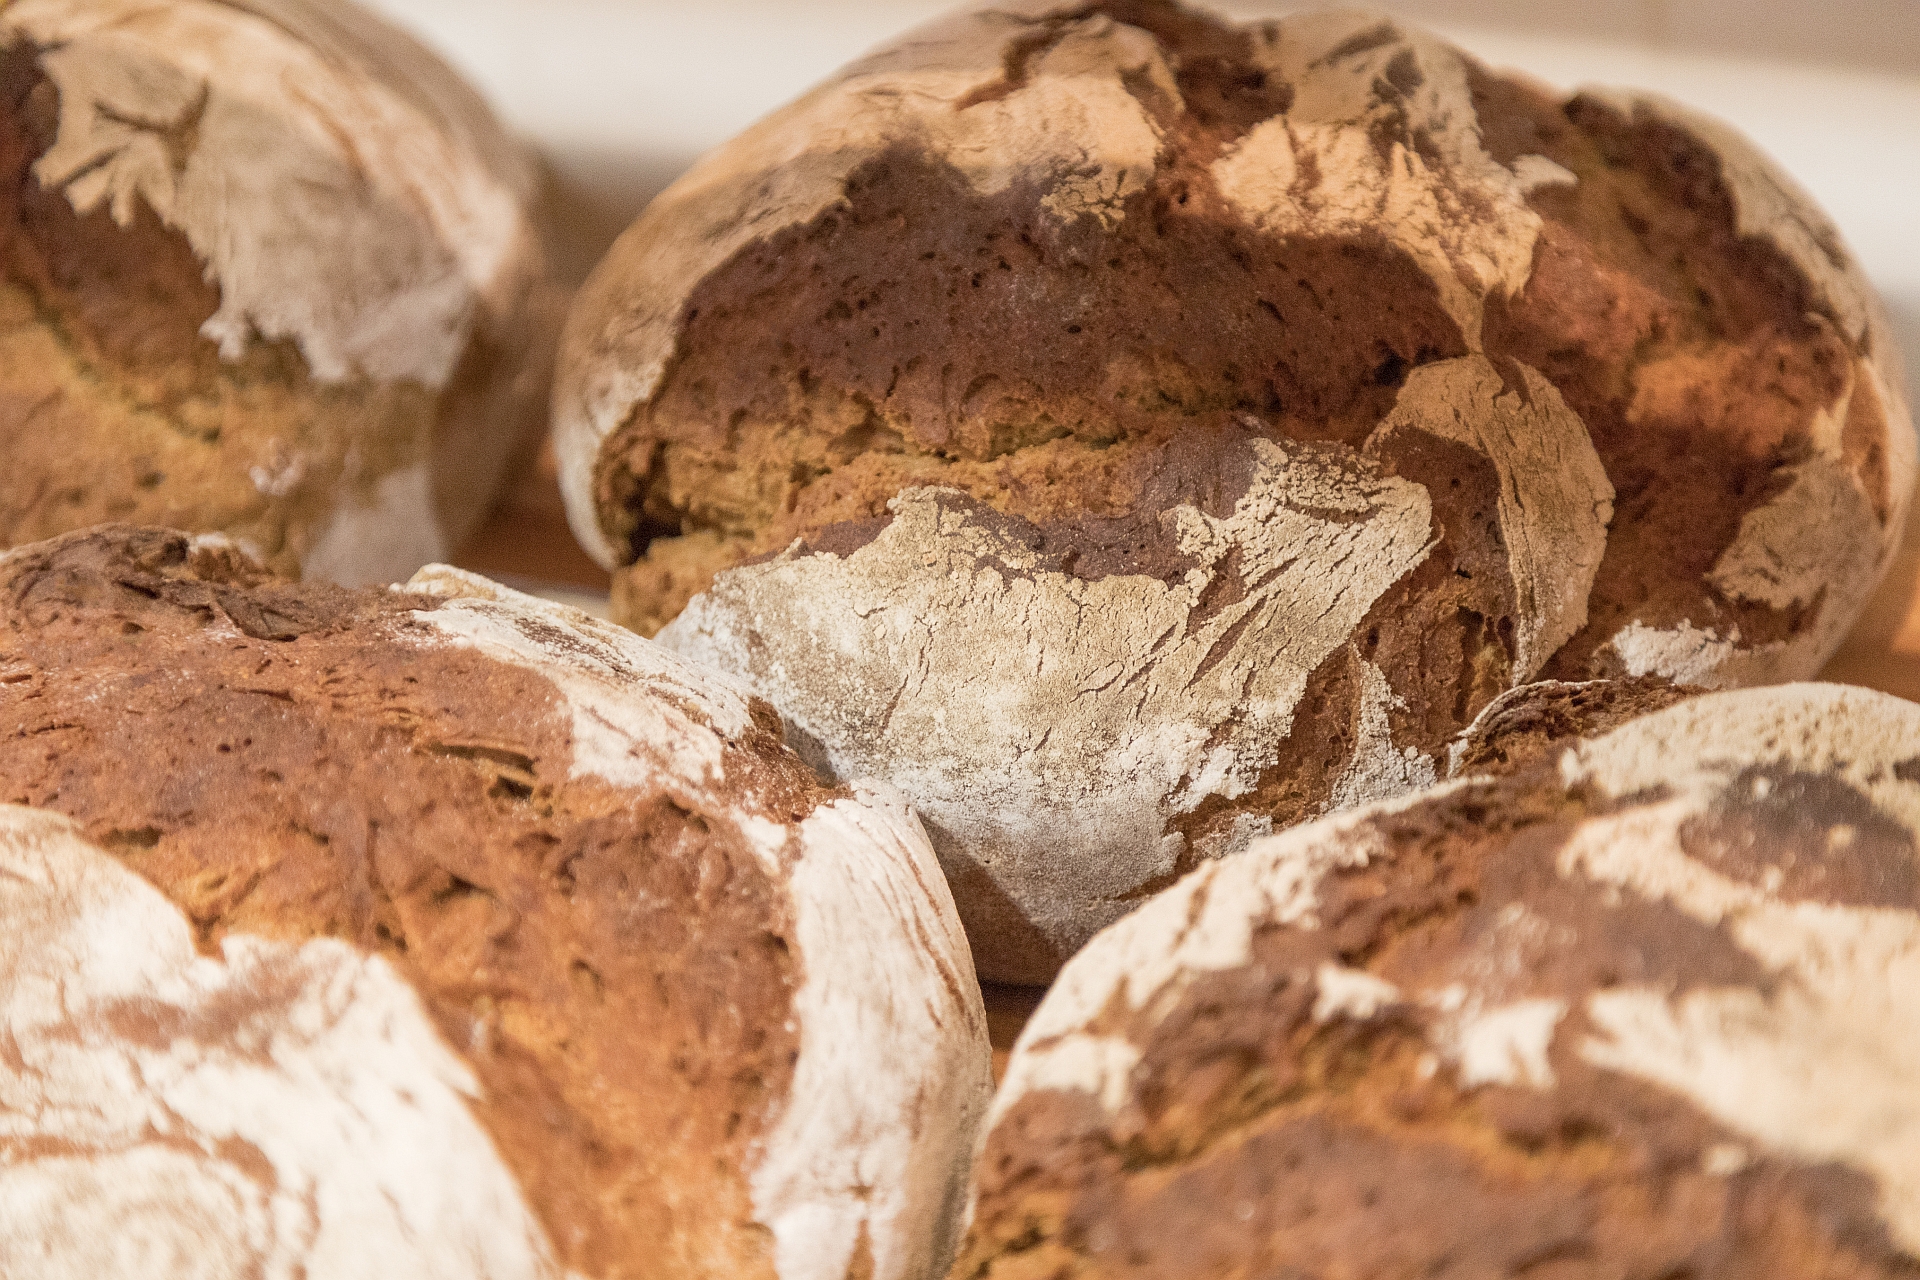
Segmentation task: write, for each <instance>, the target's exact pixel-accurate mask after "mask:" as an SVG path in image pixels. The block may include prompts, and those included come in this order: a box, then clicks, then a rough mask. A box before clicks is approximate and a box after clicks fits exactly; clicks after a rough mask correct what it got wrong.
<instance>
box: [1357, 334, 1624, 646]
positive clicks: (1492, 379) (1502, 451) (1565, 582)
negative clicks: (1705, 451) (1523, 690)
mask: <svg viewBox="0 0 1920 1280" xmlns="http://www.w3.org/2000/svg"><path fill="white" fill-rule="evenodd" d="M1511 368H1512V369H1513V370H1514V373H1515V377H1516V385H1515V386H1513V387H1511V388H1509V387H1508V385H1507V380H1506V379H1505V378H1503V377H1502V376H1501V373H1500V370H1499V369H1497V368H1495V367H1494V365H1493V362H1492V361H1490V360H1488V359H1487V358H1486V357H1484V356H1467V357H1464V358H1462V359H1458V360H1441V361H1436V362H1434V363H1432V364H1425V365H1421V366H1420V367H1419V368H1417V369H1415V370H1414V371H1413V372H1412V373H1410V374H1408V375H1407V383H1406V386H1404V387H1403V388H1401V391H1400V394H1399V396H1398V397H1397V398H1396V399H1395V400H1394V404H1393V411H1392V412H1391V413H1389V414H1388V415H1387V417H1386V420H1385V421H1384V422H1382V423H1381V424H1380V426H1379V427H1378V428H1376V429H1375V431H1374V434H1373V436H1372V438H1371V439H1369V440H1368V442H1367V452H1368V453H1370V454H1377V453H1379V452H1381V451H1382V449H1383V448H1384V447H1385V446H1387V445H1389V444H1390V443H1391V441H1392V440H1393V437H1394V436H1395V435H1397V434H1399V433H1402V432H1407V431H1419V432H1424V433H1426V434H1427V435H1431V436H1435V437H1438V438H1439V439H1442V440H1451V441H1454V442H1455V443H1458V444H1463V445H1466V446H1467V447H1468V448H1470V449H1473V450H1474V451H1475V452H1477V453H1480V454H1482V455H1484V456H1485V457H1486V458H1487V459H1488V461H1490V462H1492V463H1493V469H1494V474H1495V476H1496V477H1497V478H1498V480H1499V484H1500V492H1499V499H1498V502H1499V521H1500V537H1501V541H1503V542H1504V543H1505V544H1506V548H1507V573H1508V576H1509V578H1510V579H1511V580H1512V583H1513V596H1514V659H1513V674H1512V683H1514V684H1524V683H1525V682H1526V681H1528V680H1531V679H1532V678H1533V677H1534V676H1535V675H1537V674H1539V671H1540V668H1541V667H1543V666H1545V665H1546V662H1547V659H1549V658H1551V657H1552V656H1553V655H1554V654H1555V653H1556V652H1557V651H1558V650H1559V648H1560V646H1561V645H1563V644H1565V643H1566V642H1567V641H1568V640H1570V639H1572V638H1573V636H1574V633H1575V632H1577V631H1579V630H1580V628H1582V627H1584V626H1586V625H1587V597H1588V595H1589V594H1590V593H1591V592H1592V590H1593V579H1594V575H1595V574H1597V573H1598V572H1599V571H1600V561H1601V559H1602V558H1603V557H1604V556H1605V555H1606V552H1607V525H1608V524H1609V523H1610V522H1611V521H1612V519H1613V484H1612V482H1610V481H1609V480H1608V479H1607V473H1606V469H1605V468H1604V467H1602V466H1601V465H1600V455H1599V454H1597V453H1595V452H1594V448H1593V439H1592V437H1591V436H1589V435H1588V433H1587V425H1586V423H1584V422H1582V421H1581V420H1580V415H1579V414H1577V413H1575V412H1574V411H1573V410H1572V409H1570V408H1569V407H1568V406H1567V402H1566V401H1565V400H1563V399H1561V397H1560V393H1559V391H1558V390H1556V389H1555V388H1554V385H1553V384H1552V383H1551V382H1548V381H1547V380H1546V379H1545V378H1543V377H1541V376H1540V374H1539V372H1538V371H1536V370H1534V369H1532V368H1530V367H1529V366H1527V365H1524V364H1521V363H1519V362H1518V361H1515V362H1513V364H1512V365H1511Z"/></svg>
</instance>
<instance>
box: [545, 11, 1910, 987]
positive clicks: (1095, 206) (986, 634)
mask: <svg viewBox="0 0 1920 1280" xmlns="http://www.w3.org/2000/svg"><path fill="white" fill-rule="evenodd" d="M1877 316H1878V312H1877V304H1875V302H1874V300H1873V299H1872V297H1871V294H1870V293H1869V291H1868V290H1867V288H1866V286H1865V284H1864V283H1863V281H1862V280H1861V278H1860V275H1859V273H1858V271H1857V269H1855V268H1854V266H1853V265H1852V263H1851V261H1850V260H1849V259H1848V258H1847V256H1846V254H1845V251H1844V249H1842V248H1841V247H1840V246H1839V244H1838V241H1837V239H1835V237H1834V236H1833V234H1832V231H1831V228H1830V227H1829V226H1828V225H1827V223H1826V222H1825V220H1824V218H1823V217H1822V216H1821V215H1820V214H1819V212H1818V211H1817V210H1816V209H1814V208H1813V207H1812V206H1811V205H1810V204H1809V203H1808V202H1807V201H1806V200H1805V198H1804V197H1803V196H1801V195H1799V194H1798V193H1797V190H1796V189H1795V188H1794V187H1793V186H1792V184H1791V183H1790V182H1789V181H1788V180H1786V179H1785V178H1784V177H1781V176H1779V175H1777V174H1776V173H1774V171H1773V170H1772V168H1771V167H1770V166H1769V165H1768V164H1767V162H1766V161H1765V160H1764V159H1763V158H1761V157H1759V156H1758V155H1757V153H1755V152H1754V151H1753V150H1752V148H1751V147H1748V146H1746V145H1745V144H1743V143H1739V144H1737V143H1736V142H1735V141H1733V140H1730V138H1729V137H1728V136H1727V135H1726V131H1725V129H1724V128H1723V127H1721V126H1717V125H1707V124H1701V123H1699V122H1697V121H1695V120H1694V119H1693V118H1692V117H1690V116H1686V115H1685V114H1684V113H1682V112H1680V111H1679V110H1678V109H1673V108H1669V107H1667V106H1664V105H1661V104H1658V103H1649V102H1643V101H1641V100H1638V99H1629V98H1620V97H1617V96H1615V97H1608V96H1604V95H1587V96H1580V97H1576V98H1574V99H1571V100H1569V101H1564V102H1562V101H1558V100H1555V99H1553V98H1551V97H1549V96H1548V95H1547V94H1545V93H1544V92H1543V91H1541V90H1540V89H1538V88H1536V87H1535V86H1533V85H1531V84H1530V83H1528V82H1525V81H1521V80H1517V79H1514V78H1511V77H1504V76H1500V75H1496V74H1494V73H1491V72H1489V71H1487V70H1485V69H1484V68H1482V67H1480V66H1478V65H1477V64H1475V63H1474V62H1472V61H1471V60H1470V59H1468V58H1467V57H1466V56H1465V55H1463V54H1461V53H1460V52H1458V51H1457V50H1454V49H1452V48H1451V47H1449V46H1447V45H1445V44H1444V43H1442V42H1440V41H1438V40H1435V39H1434V38H1432V37H1430V36H1427V35H1425V34H1423V33H1421V32H1419V31H1417V30H1414V29H1412V28H1409V27H1406V26H1404V25H1402V24H1398V23H1396V22H1394V21H1390V20H1387V19H1383V18H1380V17H1378V16H1372V15H1364V14H1353V13H1310V14H1304V15H1298V16H1294V17H1289V18H1286V19H1282V20H1277V21H1271V22H1264V23H1258V24H1253V25H1248V26H1234V25H1231V24H1228V23H1226V22H1224V21H1222V20H1219V19H1216V18H1214V17H1211V16H1209V15H1206V14H1204V13H1201V12H1198V11H1193V10H1187V9H1184V8H1180V7H1178V6H1176V5H1173V4H1169V3H1164V2H1158V0H1110V2H1100V3H1090V4H1084V5H1073V6H1067V5H1043V4H1028V5H1021V6H1014V7H1013V8H1006V7H1001V6H995V7H979V8H975V9H971V10H965V11H962V12H959V13H957V14H955V15H954V16H952V17H949V18H947V19H944V20H942V21H940V22H937V23H935V24H933V25H931V26H929V27H926V28H923V29H921V30H919V31H917V32H914V33H911V34H910V35H908V36H905V37H902V39H901V40H900V41H898V42H896V43H895V44H894V45H893V46H891V47H890V48H888V49H885V50H882V51H881V52H879V53H877V54H875V55H873V56H871V57H869V58H867V59H864V60H862V61H860V62H858V63H855V64H854V65H852V66H851V67H848V68H847V69H846V70H844V71H843V72H842V73H841V74H840V75H839V76H838V77H836V78H835V79H833V80H831V81H830V82H828V83H827V84H825V85H823V86H822V87H821V88H819V89H817V90H815V91H814V92H813V93H811V94H809V95H807V96H806V97H804V98H802V99H800V100H799V101H797V102H795V103H793V104H792V105H790V106H789V107H787V108H785V109H784V110H782V111H780V112H778V113H776V114H774V115H773V116H770V117H768V118H767V119H766V120H764V121H762V122H761V123H760V124H758V125H756V126H754V127H753V128H752V129H750V130H748V131H747V132H746V133H744V134H742V135H741V136H740V137H738V138H736V139H735V140H734V141H733V142H731V143H729V144H727V145H726V146H724V147H722V148H720V149H719V150H717V151H715V152H714V153H712V154H711V155H709V156H708V157H706V158H705V159H704V160H703V161H702V162H701V163H700V164H699V165H697V166H696V167H695V168H694V169H693V170H692V171H690V172H689V173H688V174H687V175H686V176H685V178H683V179H682V180H681V181H680V182H679V183H677V184H676V185H675V186H674V187H673V188H671V189H670V190H669V191H668V192H667V193H666V194H664V195H663V196H662V197H661V198H660V199H659V200H658V201H656V202H655V204H654V205H653V206H652V207H651V208H650V209H649V210H648V212H647V213H646V214H645V215H644V216H643V217H642V218H641V219H640V221H639V222H638V223H636V224H635V226H634V227H633V228H632V229H630V230H629V231H628V233H627V234H626V235H625V236H624V237H623V238H622V240H621V241H620V243H619V244H618V245H616V247H615V248H614V250H613V251H612V253H611V254H610V255H609V257H608V259H607V260H606V262H605V263H604V264H603V265H602V267H601V268H600V270H599V271H598V272H597V273H596V275H595V277H594V279H593V280H592V281H590V282H589V284H588V286H587V287H586V289H585V290H584V291H583V293H582V295H581V297H580V299H579V300H578V302H577V304H576V307H575V309H574V311H573V313H572V316H571V318H570V321H569V330H568V335H567V338H566V340H565V343H564V346H563V355H562V366H563V367H562V370H561V372H560V374H559V384H558V388H557V392H556V400H555V412H556V429H557V431H558V432H559V440H560V444H559V447H560V450H561V454H562V467H563V472H564V477H565V486H566V488H567V491H568V501H569V509H570V512H571V515H572V518H573V521H574V524H575V528H576V531H577V532H578V533H579V535H580V536H581V538H582V539H583V541H585V542H586V543H587V544H588V545H589V546H591V547H594V548H596V550H597V554H600V555H601V556H602V557H603V559H604V560H605V562H606V563H608V564H609V565H617V566H620V567H619V568H617V570H616V583H615V612H616V615H617V616H618V617H620V618H621V620H623V621H625V622H627V623H628V624H630V625H632V626H635V627H636V628H638V629H640V630H642V631H643V632H648V633H651V632H653V631H654V630H656V629H658V628H662V627H668V626H669V624H671V625H670V628H669V629H667V630H665V631H662V633H661V634H662V635H663V637H664V638H665V639H666V640H667V641H668V643H670V644H672V645H674V646H676V647H680V648H682V649H683V650H684V651H686V652H688V653H691V654H695V655H698V656H699V657H701V658H702V659H704V660H707V661H711V662H716V663H719V664H720V665H722V666H724V667H725V668H726V669H728V670H731V671H733V672H734V673H736V674H738V675H741V676H743V677H745V678H746V679H747V680H748V681H749V682H750V683H751V684H752V685H753V686H754V687H755V688H756V689H757V690H758V691H760V692H762V693H763V694H765V695H766V696H767V697H769V698H770V699H771V700H772V701H773V702H774V703H775V705H776V706H777V707H779V709H780V711H781V713H782V715H783V716H785V717H786V718H787V719H788V721H789V723H790V724H791V725H793V726H794V729H795V742H796V745H797V746H799V747H800V749H801V750H802V751H803V752H809V753H812V757H813V758H814V759H816V760H817V761H819V762H820V763H822V764H823V765H825V766H826V767H828V768H830V769H832V770H834V771H835V772H836V775H837V776H841V777H850V776H854V774H855V773H872V774H875V775H877V776H880V777H885V778H887V779H889V780H891V781H893V782H895V783H896V784H898V785H900V786H901V787H903V788H904V789H905V790H906V791H907V794H908V797H909V799H911V800H912V801H913V802H914V803H915V805H916V806H917V807H918V808H919V809H920V810H921V812H922V813H923V814H924V815H926V816H927V818H928V821H929V826H930V831H931V834H932V835H933V838H934V842H935V845H936V847H937V848H939V849H940V850H941V853H942V856H943V860H944V862H945V865H946V867H947V870H948V873H949V875H950V876H951V877H953V878H954V881H955V884H956V893H957V896H958V898H959V901H960V906H961V910H962V913H963V916H965V918H966V919H967V921H968V926H969V931H970V933H971V934H972V936H973V939H974V943H975V947H976V956H977V957H978V958H981V959H982V963H983V965H984V968H985V971H987V972H989V973H990V974H991V975H992V976H995V977H998V978H1005V979H1018V980H1022V981H1039V980H1044V978H1045V977H1046V976H1047V975H1048V973H1050V972H1051V970H1052V967H1053V966H1054V965H1055V964H1057V962H1058V959H1059V958H1060V957H1061V956H1063V955H1065V954H1067V953H1070V952H1071V950H1072V949H1073V947H1074V946H1076V945H1078V943H1079V942H1080V941H1081V940H1083V939H1084V938H1085V937H1086V936H1087V935H1088V934H1089V933H1090V932H1091V931H1092V930H1093V929H1094V928H1097V927H1098V926H1099V925H1100V924H1102V923H1104V922H1105V921H1106V920H1109V919H1112V918H1114V916H1116V915H1117V914H1119V913H1120V912H1122V911H1124V910H1126V909H1128V908H1129V907H1130V906H1131V905H1132V904H1133V903H1135V902H1137V901H1138V899H1139V897H1140V895H1141V894H1142V893H1143V892H1145V891H1147V890H1148V889H1150V888H1151V887H1153V886H1156V885H1160V884H1164V883H1166V881H1167V880H1168V878H1169V877H1171V876H1173V875H1175V874H1178V873H1180V872H1182V871H1184V870H1187V869H1189V868H1190V867H1191V866H1193V865H1194V864H1195V863H1196V861H1197V860H1199V859H1201V858H1204V857H1207V856H1212V855H1214V854H1217V853H1220V852H1224V851H1226V850H1229V849H1232V848H1235V847H1238V846H1239V845H1241V844H1243V843H1244V842H1245V840H1246V839H1247V838H1249V837H1250V836H1251V835H1253V834H1257V833H1258V832H1259V831H1260V830H1262V829H1264V828H1265V827H1267V826H1284V825H1286V824H1288V823H1291V822H1294V821H1298V820H1301V819H1303V818H1309V817H1312V816H1315V815H1316V814H1318V813H1320V812H1323V811H1325V810H1326V809H1328V808H1330V807H1334V808H1337V807H1340V806H1343V805H1347V804H1353V803H1359V802H1362V801H1365V800H1368V799H1372V798H1378V797H1381V796H1385V795H1390V794H1395V793H1397V792H1399V791H1402V790H1404V789H1406V788H1407V787H1409V786H1413V785H1418V784H1420V783H1422V782H1424V781H1430V780H1432V779H1433V778H1435V777H1437V776H1439V775H1440V774H1441V773H1443V772H1444V771H1445V768H1446V761H1445V758H1444V755H1445V750H1446V745H1447V743H1448V742H1449V741H1450V740H1451V739H1452V738H1453V736H1454V735H1455V734H1457V733H1459V732H1460V731H1461V730H1462V729H1464V728H1465V727H1466V725H1467V724H1468V723H1469V722H1470V721H1471V720H1472V719H1473V718H1474V716H1475V715H1477V714H1478V713H1479V712H1480V711H1482V710H1483V709H1484V708H1485V707H1486V706H1487V705H1488V704H1489V703H1490V702H1491V701H1492V700H1493V699H1494V698H1495V697H1497V696H1499V695H1500V694H1502V693H1503V692H1505V691H1507V690H1509V689H1511V688H1513V687H1515V686H1518V685H1520V684H1524V683H1526V682H1528V681H1532V680H1536V679H1542V678H1547V679H1555V680H1560V681H1563V682H1584V681H1588V680H1592V679H1595V678H1620V679H1640V678H1649V679H1654V680H1661V681H1667V682H1670V683H1682V684H1688V685H1694V686H1699V687H1706V688H1714V687H1725V686H1729V685H1739V684H1745V683H1752V682H1758V681H1775V680H1783V679H1794V678H1805V677H1807V676H1810V675H1811V674H1813V673H1814V672H1815V671H1816V670H1817V669H1818V667H1819V665H1820V663H1821V662H1822V661H1823V660H1824V658H1825V657H1826V655H1827V654H1828V653H1830V652H1831V651H1832V649H1833V647H1834V646H1835V645H1836V644H1837V643H1838V641H1839V639H1840V637H1841V635H1842V634H1843V633H1844V631H1845V630H1846V628H1847V626H1848V625H1849V623H1850V622H1851V620H1852V619H1853V618H1854V617H1855V616H1856V614H1857V612H1858V610H1859V607H1860V605H1861V603H1862V602H1863V600H1864V599H1865V597H1866V594H1867V593H1868V592H1869V591H1870V590H1871V588H1872V586H1873V584H1874V583H1875V581H1876V579H1877V577H1878V575H1879V573H1880V572H1881V570H1882V568H1883V567H1884V565H1885V563H1886V560H1887V556H1888V555H1889V554H1890V552H1891V548H1892V547H1893V544H1894V540H1895V534H1896V532H1897V530H1898V528H1899V524H1900V521H1901V518H1902V513H1903V510H1904V504H1905V501H1906V494H1907V492H1908V489H1909V487H1910V483H1911V479H1912V475H1913V457H1912V453H1913V450H1912V448H1911V440H1910V438H1909V427H1908V424H1907V419H1906V411H1905V408H1904V407H1903V406H1902V405H1901V404H1900V403H1899V402H1898V400H1897V399H1896V396H1895V393H1894V392H1893V390H1892V386H1893V382H1892V381H1891V380H1890V378H1889V375H1888V364H1887V362H1888V360H1889V359H1891V355H1890V351H1891V348H1890V344H1889V342H1888V339H1887V335H1886V333H1885V330H1884V326H1883V325H1882V324H1881V323H1880V322H1879V320H1878V319H1877ZM690 601H691V604H689V602H690ZM676 618H677V620H676ZM976 682H982V683H979V684H976ZM1243 706H1244V707H1245V708H1246V709H1245V711H1244V714H1243ZM1050 730H1051V735H1050V736H1049V731H1050ZM1136 761H1137V762H1141V763H1140V764H1139V765H1138V767H1136V763H1135V762H1136ZM1070 831H1077V832H1080V833H1082V838H1080V839H1077V840H1069V839H1065V838H1064V833H1066V832H1070Z"/></svg>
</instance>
